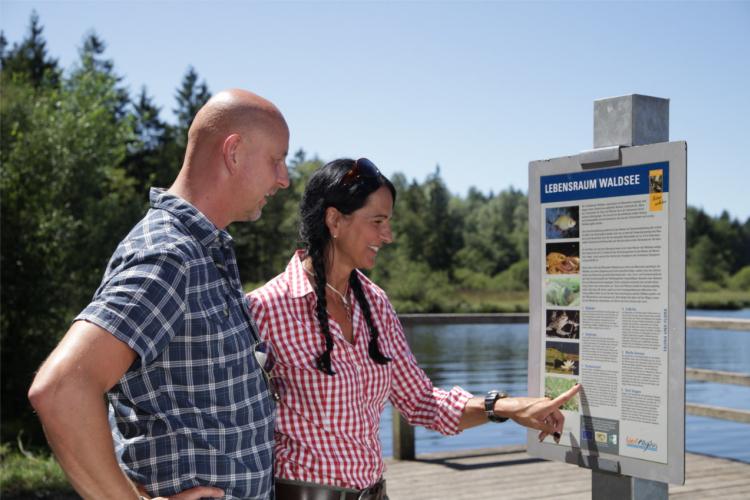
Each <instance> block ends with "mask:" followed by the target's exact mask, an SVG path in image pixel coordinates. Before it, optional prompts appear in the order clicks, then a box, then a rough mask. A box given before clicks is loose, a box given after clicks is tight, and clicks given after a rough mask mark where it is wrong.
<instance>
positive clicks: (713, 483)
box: [385, 446, 750, 500]
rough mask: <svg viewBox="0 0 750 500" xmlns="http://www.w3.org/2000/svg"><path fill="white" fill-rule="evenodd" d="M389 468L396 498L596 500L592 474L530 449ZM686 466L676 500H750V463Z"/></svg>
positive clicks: (700, 459)
mask: <svg viewBox="0 0 750 500" xmlns="http://www.w3.org/2000/svg"><path fill="white" fill-rule="evenodd" d="M387 467H388V469H387V471H386V473H385V479H386V482H387V489H388V496H389V497H390V500H440V499H452V500H453V499H455V500H459V499H466V500H481V499H503V500H508V499H519V500H520V499H523V500H534V499H538V498H550V499H554V500H574V499H580V500H590V499H591V470H589V469H584V468H580V467H577V466H575V465H570V464H564V463H561V462H551V461H547V460H541V459H538V458H532V457H530V456H529V455H527V454H526V451H525V447H524V446H505V447H502V448H486V449H479V450H470V451H464V452H451V453H431V454H426V455H419V456H418V457H417V459H416V460H393V459H389V460H387ZM685 467H686V481H685V484H684V485H681V486H675V485H670V486H669V497H670V498H675V499H693V498H694V499H705V498H722V499H726V500H730V499H737V500H739V499H747V498H750V464H747V463H744V462H738V461H733V460H727V459H723V458H715V457H709V456H705V455H697V454H694V453H687V454H686V456H685Z"/></svg>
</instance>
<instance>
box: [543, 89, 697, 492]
mask: <svg viewBox="0 0 750 500" xmlns="http://www.w3.org/2000/svg"><path fill="white" fill-rule="evenodd" d="M668 140H669V101H668V100H667V99H660V98H655V97H648V96H642V95H629V96H623V97H615V98H610V99H601V100H598V101H595V104H594V149H592V150H589V151H584V152H582V153H580V154H578V155H574V156H568V157H562V158H555V159H551V160H541V161H536V162H531V163H530V164H529V290H530V297H529V311H530V314H529V393H530V394H532V395H547V396H549V397H554V396H556V395H557V394H559V393H560V392H563V391H564V390H566V388H568V387H571V386H572V385H573V384H574V383H576V382H578V383H581V384H582V390H581V394H580V397H578V398H576V399H575V400H572V401H570V402H569V403H567V404H566V405H565V407H563V413H564V414H565V416H566V423H565V430H564V432H563V436H562V439H561V441H560V443H555V442H554V441H552V439H551V438H547V439H546V440H545V441H544V442H542V443H539V442H537V440H536V435H535V433H532V432H529V434H528V451H529V454H530V455H533V456H538V457H542V458H547V459H552V460H559V461H564V462H568V463H573V464H578V465H579V466H582V467H587V468H590V469H592V498H595V499H599V498H602V499H603V498H607V499H616V500H617V499H639V500H640V499H649V500H651V499H657V500H658V499H666V498H667V494H668V493H667V491H668V490H667V483H668V482H669V483H676V484H683V483H684V478H685V220H684V219H685V211H686V168H687V146H686V144H685V143H684V142H673V143H669V142H667V141H668Z"/></svg>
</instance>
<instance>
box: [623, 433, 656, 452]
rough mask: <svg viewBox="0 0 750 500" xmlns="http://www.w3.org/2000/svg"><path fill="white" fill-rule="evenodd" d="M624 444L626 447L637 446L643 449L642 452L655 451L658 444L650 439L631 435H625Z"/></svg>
mask: <svg viewBox="0 0 750 500" xmlns="http://www.w3.org/2000/svg"><path fill="white" fill-rule="evenodd" d="M625 446H627V447H628V448H638V449H641V450H643V451H644V452H647V451H656V450H657V449H659V446H658V445H657V444H656V443H655V442H653V441H651V440H650V439H641V438H637V437H632V436H627V437H626V438H625Z"/></svg>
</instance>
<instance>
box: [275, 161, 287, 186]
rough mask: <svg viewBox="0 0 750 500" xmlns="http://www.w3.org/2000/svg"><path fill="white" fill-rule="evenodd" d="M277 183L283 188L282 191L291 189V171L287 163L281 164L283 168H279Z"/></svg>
mask: <svg viewBox="0 0 750 500" xmlns="http://www.w3.org/2000/svg"><path fill="white" fill-rule="evenodd" d="M276 182H277V183H278V185H279V186H280V187H281V189H286V188H288V187H289V170H288V169H287V167H286V162H285V161H282V162H281V167H279V168H278V172H277V173H276Z"/></svg>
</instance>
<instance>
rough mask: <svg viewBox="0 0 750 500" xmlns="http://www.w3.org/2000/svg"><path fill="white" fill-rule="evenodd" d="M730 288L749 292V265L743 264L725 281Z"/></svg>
mask: <svg viewBox="0 0 750 500" xmlns="http://www.w3.org/2000/svg"><path fill="white" fill-rule="evenodd" d="M727 284H728V285H729V288H730V289H731V290H744V291H746V292H750V266H745V267H743V268H742V269H740V270H739V271H737V273H735V275H734V276H732V277H731V278H729V280H728V281H727Z"/></svg>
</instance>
